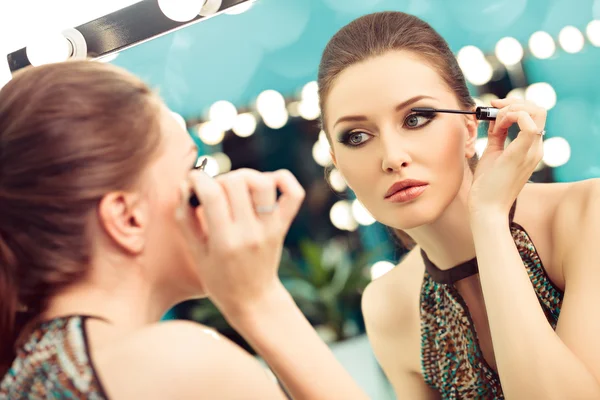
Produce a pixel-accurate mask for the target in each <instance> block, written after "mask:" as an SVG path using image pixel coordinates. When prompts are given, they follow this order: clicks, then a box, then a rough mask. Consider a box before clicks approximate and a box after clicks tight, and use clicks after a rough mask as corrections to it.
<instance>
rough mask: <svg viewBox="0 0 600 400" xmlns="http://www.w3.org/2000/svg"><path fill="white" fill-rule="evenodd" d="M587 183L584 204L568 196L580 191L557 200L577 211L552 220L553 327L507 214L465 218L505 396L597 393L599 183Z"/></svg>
mask: <svg viewBox="0 0 600 400" xmlns="http://www.w3.org/2000/svg"><path fill="white" fill-rule="evenodd" d="M592 187H593V188H595V189H594V190H591V191H589V193H588V194H587V195H586V197H587V198H588V200H587V201H586V202H585V203H586V205H585V206H584V205H583V204H582V202H581V201H578V200H577V199H574V197H579V198H581V196H580V194H577V195H573V196H570V198H569V197H567V198H566V199H565V200H564V201H563V202H562V203H561V206H560V208H561V209H563V210H567V211H566V212H568V213H570V214H572V212H570V211H569V210H573V211H575V212H577V213H581V214H580V215H579V216H573V215H570V218H567V219H565V220H567V221H566V222H565V223H562V224H560V223H559V224H558V226H557V225H556V224H555V229H557V228H558V229H559V231H558V232H557V233H558V234H559V239H558V241H557V243H560V244H561V246H565V247H563V248H565V249H566V251H565V252H564V257H562V258H563V259H562V263H563V270H564V276H565V282H566V291H565V296H564V300H563V305H562V309H561V315H560V321H559V324H558V327H557V330H556V332H555V331H553V330H552V327H551V326H550V325H549V324H548V322H547V320H546V318H545V316H544V313H543V310H542V308H541V307H540V304H539V302H538V300H537V297H536V295H535V292H534V290H533V287H532V285H531V281H530V280H529V277H528V276H527V273H526V271H525V269H524V268H523V263H522V260H521V258H520V256H519V254H518V252H517V249H516V247H515V244H514V241H513V239H512V236H511V234H510V231H509V228H508V227H507V224H506V216H503V215H502V216H501V215H498V214H493V213H487V215H485V216H481V217H480V218H475V219H474V220H473V222H472V228H473V236H474V240H475V248H476V253H477V259H478V262H479V270H480V279H481V285H482V288H483V293H484V299H485V305H486V309H487V313H488V318H489V323H490V329H491V335H492V341H493V345H494V352H495V354H496V361H497V364H498V369H499V374H500V378H501V380H502V386H503V388H504V391H505V393H506V395H507V397H508V398H524V399H529V398H547V399H565V398H578V399H579V398H582V399H591V398H600V385H599V381H600V380H599V379H600V342H599V340H598V338H597V332H598V331H599V330H600V320H599V319H598V318H595V315H596V314H597V307H596V306H597V305H598V304H600V291H599V290H598V282H600V261H599V260H600V250H599V247H598V244H597V241H596V239H595V238H597V237H598V234H600V229H599V227H600V208H599V207H598V201H599V200H600V189H599V187H600V185H599V184H598V183H595V184H593V185H592ZM558 214H560V212H559V213H558ZM573 228H576V229H573ZM571 242H572V243H571ZM566 246H568V247H566ZM515 310H518V312H516V311H515Z"/></svg>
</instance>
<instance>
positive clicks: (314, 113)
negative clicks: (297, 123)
mask: <svg viewBox="0 0 600 400" xmlns="http://www.w3.org/2000/svg"><path fill="white" fill-rule="evenodd" d="M298 114H300V116H301V117H302V118H304V119H306V120H309V121H313V120H315V119H317V118H319V116H320V115H321V109H320V108H319V103H318V102H317V101H313V100H308V99H305V100H302V101H301V102H300V104H299V105H298Z"/></svg>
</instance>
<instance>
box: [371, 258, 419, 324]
mask: <svg viewBox="0 0 600 400" xmlns="http://www.w3.org/2000/svg"><path fill="white" fill-rule="evenodd" d="M424 270H425V266H424V265H423V261H422V259H421V256H420V253H419V249H418V248H415V249H413V250H411V251H410V252H409V253H407V254H406V256H405V257H404V258H403V259H402V261H401V262H400V263H399V264H398V265H397V266H396V267H395V268H394V269H392V270H391V271H390V272H388V273H387V274H385V275H383V276H382V277H381V278H378V279H375V280H374V281H372V282H371V283H370V284H369V285H368V286H367V288H366V289H365V292H364V294H363V298H362V308H363V313H364V314H365V318H366V319H367V320H368V323H370V325H371V326H372V327H373V328H375V327H378V328H383V329H386V328H390V327H391V328H398V327H401V326H406V322H407V321H408V320H411V319H414V318H417V319H418V318H419V308H418V307H419V294H420V290H421V284H422V282H423V273H424ZM398 325H400V326H398Z"/></svg>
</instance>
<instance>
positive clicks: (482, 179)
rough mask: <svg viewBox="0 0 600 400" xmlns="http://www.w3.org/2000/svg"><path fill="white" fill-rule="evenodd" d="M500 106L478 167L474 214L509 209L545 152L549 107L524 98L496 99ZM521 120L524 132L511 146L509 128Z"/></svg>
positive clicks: (502, 212) (471, 198) (473, 188)
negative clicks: (544, 139)
mask: <svg viewBox="0 0 600 400" xmlns="http://www.w3.org/2000/svg"><path fill="white" fill-rule="evenodd" d="M492 106H494V107H496V108H499V109H500V111H499V112H498V116H497V117H496V121H492V122H491V123H490V126H489V130H488V143H487V147H486V149H485V151H484V153H483V155H482V157H481V159H480V160H479V163H478V165H477V168H476V170H475V174H474V178H473V185H472V186H471V191H470V194H469V209H470V212H471V216H472V217H478V216H480V215H489V214H498V215H501V216H502V217H504V216H506V217H508V212H509V210H510V207H511V206H512V204H513V202H514V201H515V199H516V198H517V196H518V194H519V192H520V191H521V190H522V189H523V186H525V183H527V181H528V180H529V178H530V177H531V174H532V173H533V172H534V170H535V168H536V166H537V165H538V164H539V162H540V161H541V160H542V155H543V139H542V137H543V134H542V132H543V130H544V126H545V124H546V110H545V109H543V108H541V107H538V106H537V105H535V104H533V103H531V102H526V101H524V100H520V99H501V100H493V101H492ZM515 123H516V124H518V126H519V128H520V132H519V134H518V135H517V137H516V138H515V140H513V141H512V142H511V143H510V144H509V145H508V146H507V147H506V149H505V148H504V143H505V140H506V137H507V134H508V128H510V127H511V126H512V125H513V124H515Z"/></svg>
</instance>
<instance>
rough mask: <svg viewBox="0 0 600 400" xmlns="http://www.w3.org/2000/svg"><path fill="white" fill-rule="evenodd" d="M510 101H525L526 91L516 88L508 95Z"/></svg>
mask: <svg viewBox="0 0 600 400" xmlns="http://www.w3.org/2000/svg"><path fill="white" fill-rule="evenodd" d="M506 97H507V98H509V99H521V100H525V89H523V88H514V89H513V90H511V91H510V92H508V94H507V95H506Z"/></svg>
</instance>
